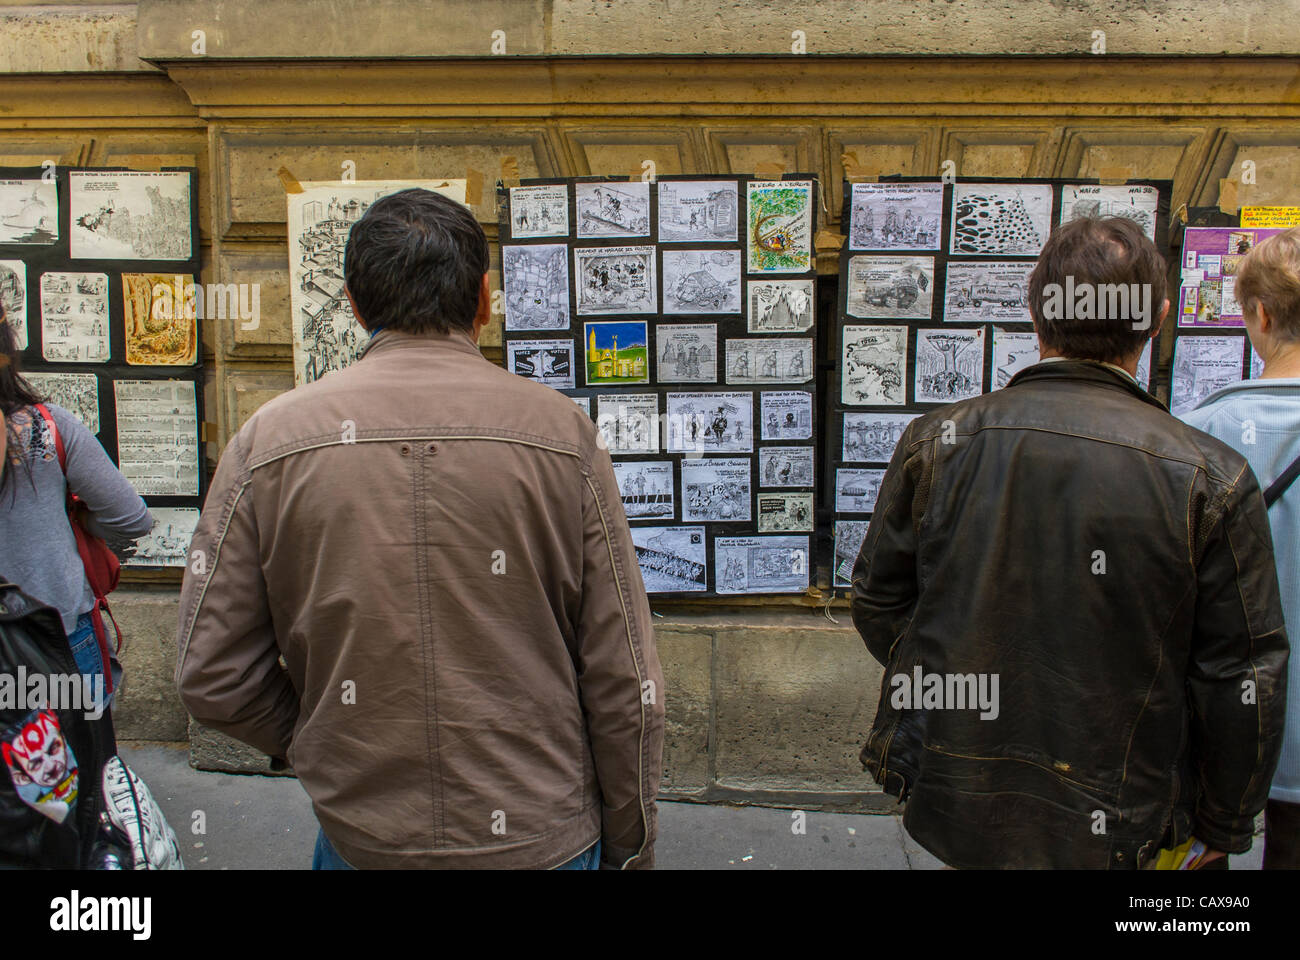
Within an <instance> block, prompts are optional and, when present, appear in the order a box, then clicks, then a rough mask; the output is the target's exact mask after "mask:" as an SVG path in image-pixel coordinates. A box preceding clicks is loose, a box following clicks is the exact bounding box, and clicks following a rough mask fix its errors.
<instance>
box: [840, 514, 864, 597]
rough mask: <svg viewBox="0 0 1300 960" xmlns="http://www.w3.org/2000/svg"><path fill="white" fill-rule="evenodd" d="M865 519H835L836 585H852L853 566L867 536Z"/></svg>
mask: <svg viewBox="0 0 1300 960" xmlns="http://www.w3.org/2000/svg"><path fill="white" fill-rule="evenodd" d="M869 525H870V523H869V521H867V520H836V521H835V581H834V585H835V586H837V587H850V586H852V585H853V566H854V564H856V563H857V562H858V554H859V553H861V552H862V541H863V540H865V539H866V537H867V527H868V526H869Z"/></svg>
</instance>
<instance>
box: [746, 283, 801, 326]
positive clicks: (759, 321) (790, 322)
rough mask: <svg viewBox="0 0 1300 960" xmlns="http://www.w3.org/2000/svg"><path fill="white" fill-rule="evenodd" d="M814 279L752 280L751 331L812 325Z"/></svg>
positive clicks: (749, 320)
mask: <svg viewBox="0 0 1300 960" xmlns="http://www.w3.org/2000/svg"><path fill="white" fill-rule="evenodd" d="M815 300H816V298H815V297H814V296H813V282H812V281H811V280H751V281H749V314H748V318H747V319H748V325H749V332H750V333H803V332H804V331H805V330H811V329H812V325H813V310H814V307H813V304H814V302H815Z"/></svg>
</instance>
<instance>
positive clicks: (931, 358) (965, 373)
mask: <svg viewBox="0 0 1300 960" xmlns="http://www.w3.org/2000/svg"><path fill="white" fill-rule="evenodd" d="M915 389H916V402H917V403H953V402H954V401H957V400H965V399H967V398H968V397H977V396H979V395H980V394H981V393H983V391H984V328H983V327H981V328H980V329H978V330H958V329H954V328H947V329H943V330H918V331H917V332H916V385H915Z"/></svg>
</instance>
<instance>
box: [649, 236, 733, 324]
mask: <svg viewBox="0 0 1300 960" xmlns="http://www.w3.org/2000/svg"><path fill="white" fill-rule="evenodd" d="M663 277H664V313H675V314H686V313H740V251H739V250H665V251H664V264H663Z"/></svg>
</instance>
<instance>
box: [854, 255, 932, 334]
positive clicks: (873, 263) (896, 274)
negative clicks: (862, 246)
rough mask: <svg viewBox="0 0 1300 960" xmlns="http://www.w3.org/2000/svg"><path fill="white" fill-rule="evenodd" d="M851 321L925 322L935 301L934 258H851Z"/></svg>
mask: <svg viewBox="0 0 1300 960" xmlns="http://www.w3.org/2000/svg"><path fill="white" fill-rule="evenodd" d="M846 296H847V298H848V299H847V301H846V303H845V310H846V311H847V312H848V314H849V316H851V317H861V318H863V319H880V320H924V319H927V318H929V316H930V310H931V305H932V303H933V301H934V257H865V256H858V257H850V258H849V268H848V292H847V294H846Z"/></svg>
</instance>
